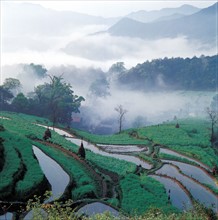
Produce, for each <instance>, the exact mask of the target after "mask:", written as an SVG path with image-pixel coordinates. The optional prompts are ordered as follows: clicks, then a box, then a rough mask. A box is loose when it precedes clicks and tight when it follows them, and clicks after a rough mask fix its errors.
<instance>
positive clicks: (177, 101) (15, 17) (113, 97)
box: [1, 2, 217, 132]
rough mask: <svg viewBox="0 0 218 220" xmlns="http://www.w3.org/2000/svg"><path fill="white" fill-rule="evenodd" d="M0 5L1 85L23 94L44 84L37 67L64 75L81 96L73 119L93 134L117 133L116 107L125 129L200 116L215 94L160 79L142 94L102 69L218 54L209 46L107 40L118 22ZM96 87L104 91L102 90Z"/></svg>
mask: <svg viewBox="0 0 218 220" xmlns="http://www.w3.org/2000/svg"><path fill="white" fill-rule="evenodd" d="M3 7H4V11H3V12H4V13H2V18H3V19H2V48H1V52H2V56H1V65H2V67H1V84H2V83H3V82H4V80H5V79H6V78H9V77H11V78H17V79H19V80H20V82H21V84H22V88H21V90H22V92H23V93H24V94H25V95H28V93H29V92H32V91H34V88H35V87H36V86H38V85H40V84H44V83H45V82H48V81H49V77H46V76H45V77H44V78H42V77H39V76H38V75H37V74H36V72H35V71H34V69H32V68H31V67H30V66H28V65H29V64H30V63H34V64H37V65H42V66H43V67H44V68H46V69H47V75H48V74H49V75H53V76H62V77H63V79H64V81H65V82H67V83H70V84H71V85H72V89H73V91H74V94H76V95H79V96H83V97H84V98H85V101H84V102H82V106H81V108H80V110H81V113H80V114H76V116H78V117H81V118H82V119H83V123H85V124H86V127H85V128H86V129H88V130H91V131H93V132H96V128H101V127H103V126H104V125H105V126H106V125H107V126H108V127H110V131H108V132H116V131H117V117H118V115H117V112H116V111H115V110H114V109H115V107H117V106H118V105H122V106H123V108H124V109H126V110H127V113H126V115H125V121H124V128H129V127H134V126H146V125H150V124H157V123H161V122H163V121H166V120H172V119H173V118H174V116H177V118H182V117H187V116H200V115H204V111H205V108H206V107H208V106H210V102H211V99H212V96H213V95H214V93H213V92H208V93H206V92H191V93H190V92H186V91H169V90H165V86H166V87H167V85H165V82H164V80H163V78H162V76H161V74H160V75H158V76H157V79H156V81H157V84H158V85H159V86H160V88H161V90H156V91H155V92H151V91H149V92H141V91H136V90H132V89H131V88H128V87H124V86H123V85H121V84H119V83H118V81H117V80H116V77H114V76H115V75H114V74H112V73H109V71H108V70H109V68H110V67H111V66H112V64H114V63H117V62H124V63H125V67H126V69H130V68H132V67H135V66H137V64H140V63H143V62H145V61H151V60H152V59H162V58H165V57H167V58H172V57H174V58H175V57H181V58H187V57H189V58H191V57H194V56H197V57H199V56H201V55H204V56H212V55H214V54H216V53H217V51H216V47H214V46H211V45H210V44H209V42H208V44H207V43H202V42H201V41H200V40H196V39H195V40H194V39H190V38H188V37H186V36H182V35H179V36H176V37H171V38H162V39H156V40H153V39H150V40H148V39H141V38H137V37H134V38H131V37H126V36H125V37H124V36H122V37H121V36H115V35H113V36H112V35H110V34H109V32H108V29H109V28H110V27H111V26H112V25H113V24H115V23H116V22H117V21H118V20H119V19H120V18H103V17H98V16H89V15H85V14H80V13H74V12H69V11H68V12H66V11H62V12H57V11H54V10H51V9H46V8H43V7H41V6H39V5H35V4H17V5H15V4H13V3H11V4H8V3H6V2H5V3H4V4H3ZM172 28H173V27H172ZM101 80H106V81H108V82H109V86H108V88H107V87H106V86H105V91H106V93H105V94H104V95H100V94H94V93H93V91H92V89H93V85H95V83H96V81H101ZM101 90H102V91H103V92H104V85H102V88H101ZM73 126H74V124H73Z"/></svg>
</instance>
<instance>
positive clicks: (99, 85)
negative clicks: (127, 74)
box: [89, 77, 110, 97]
mask: <svg viewBox="0 0 218 220" xmlns="http://www.w3.org/2000/svg"><path fill="white" fill-rule="evenodd" d="M109 89H110V86H109V82H108V81H107V79H106V77H101V78H100V79H96V80H95V81H94V82H93V83H92V84H91V85H90V88H89V91H90V92H91V94H92V95H94V96H97V97H106V96H108V95H110V92H109Z"/></svg>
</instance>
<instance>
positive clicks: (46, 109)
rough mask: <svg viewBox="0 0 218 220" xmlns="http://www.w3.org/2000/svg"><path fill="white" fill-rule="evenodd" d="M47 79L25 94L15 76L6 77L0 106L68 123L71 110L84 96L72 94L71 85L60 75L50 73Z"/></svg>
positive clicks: (75, 109)
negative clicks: (15, 91)
mask: <svg viewBox="0 0 218 220" xmlns="http://www.w3.org/2000/svg"><path fill="white" fill-rule="evenodd" d="M49 78H50V82H49V83H44V84H42V85H38V86H37V87H35V89H34V91H33V92H31V93H29V94H28V97H27V96H25V95H24V94H23V93H22V92H18V94H17V95H14V93H13V91H14V90H17V91H19V88H20V87H21V84H20V82H19V80H18V79H14V78H8V79H6V80H5V82H4V83H3V85H1V86H0V109H1V110H2V111H14V112H21V113H26V114H32V115H36V116H40V117H45V118H48V119H50V120H51V121H52V122H53V125H54V124H56V123H63V124H67V125H70V123H71V114H72V112H79V108H80V106H81V102H82V101H84V100H85V99H84V98H83V97H82V96H78V95H75V94H74V91H73V90H72V86H71V85H70V84H67V83H66V82H64V81H63V78H62V77H61V76H50V75H49Z"/></svg>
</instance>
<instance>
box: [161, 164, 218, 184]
mask: <svg viewBox="0 0 218 220" xmlns="http://www.w3.org/2000/svg"><path fill="white" fill-rule="evenodd" d="M162 161H163V162H167V163H172V164H174V165H176V166H178V167H179V169H180V170H181V171H182V172H183V173H184V174H186V175H188V176H190V177H192V178H193V179H196V180H198V181H199V182H201V183H205V184H209V185H211V186H213V187H215V188H217V186H216V184H215V182H214V181H213V179H212V178H211V177H210V176H209V175H208V174H207V173H205V172H204V171H203V170H201V169H200V168H198V167H196V166H192V165H190V164H186V163H182V162H177V161H171V160H162Z"/></svg>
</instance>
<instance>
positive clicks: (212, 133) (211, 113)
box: [206, 108, 218, 145]
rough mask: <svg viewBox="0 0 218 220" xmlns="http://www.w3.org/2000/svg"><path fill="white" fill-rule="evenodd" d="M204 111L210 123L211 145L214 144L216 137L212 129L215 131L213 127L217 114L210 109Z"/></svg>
mask: <svg viewBox="0 0 218 220" xmlns="http://www.w3.org/2000/svg"><path fill="white" fill-rule="evenodd" d="M206 111H207V114H208V117H209V119H210V123H211V135H210V142H211V144H212V145H213V144H214V142H215V141H216V136H215V132H214V129H215V125H216V124H217V122H218V114H217V112H215V111H213V110H211V109H210V108H207V110H206Z"/></svg>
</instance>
